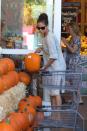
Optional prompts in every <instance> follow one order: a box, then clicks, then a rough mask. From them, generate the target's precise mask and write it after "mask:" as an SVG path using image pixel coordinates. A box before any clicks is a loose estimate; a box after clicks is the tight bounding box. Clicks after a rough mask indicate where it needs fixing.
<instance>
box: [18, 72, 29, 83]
mask: <svg viewBox="0 0 87 131" xmlns="http://www.w3.org/2000/svg"><path fill="white" fill-rule="evenodd" d="M18 75H19V80H20V81H21V82H23V83H25V84H26V85H29V84H30V82H31V77H30V76H29V75H28V74H27V73H26V72H19V73H18Z"/></svg>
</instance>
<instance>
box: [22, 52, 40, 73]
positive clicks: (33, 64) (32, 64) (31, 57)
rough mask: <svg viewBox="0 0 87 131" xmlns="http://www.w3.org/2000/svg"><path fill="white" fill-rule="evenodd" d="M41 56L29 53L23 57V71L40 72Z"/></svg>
mask: <svg viewBox="0 0 87 131" xmlns="http://www.w3.org/2000/svg"><path fill="white" fill-rule="evenodd" d="M40 63H41V56H40V55H38V54H36V53H29V54H28V55H26V56H25V59H24V65H25V69H26V70H27V71H29V72H31V73H32V72H38V71H39V70H40Z"/></svg>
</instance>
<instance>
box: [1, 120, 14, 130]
mask: <svg viewBox="0 0 87 131" xmlns="http://www.w3.org/2000/svg"><path fill="white" fill-rule="evenodd" d="M0 131H15V129H14V128H13V127H12V125H11V124H10V123H8V122H1V123H0Z"/></svg>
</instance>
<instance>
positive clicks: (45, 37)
mask: <svg viewBox="0 0 87 131" xmlns="http://www.w3.org/2000/svg"><path fill="white" fill-rule="evenodd" d="M48 25H49V22H48V16H47V14H46V13H42V14H40V16H39V17H38V19H37V26H36V28H37V30H38V31H39V33H41V35H42V47H40V48H37V49H36V51H35V52H36V53H40V52H41V51H42V53H43V67H42V68H41V70H42V71H65V70H66V63H65V60H64V57H63V54H62V50H61V46H60V43H59V42H58V40H57V38H56V37H55V35H54V34H53V33H52V32H50V30H49V27H48ZM49 77H51V76H49ZM48 79H49V78H48ZM63 79H64V76H62V75H61V76H57V81H55V80H54V79H53V78H52V81H53V83H55V82H57V83H56V84H58V85H60V82H61V80H62V81H63ZM43 97H44V101H46V102H47V101H48V102H51V104H52V105H57V106H59V105H61V103H62V101H61V96H60V91H59V89H47V88H43Z"/></svg>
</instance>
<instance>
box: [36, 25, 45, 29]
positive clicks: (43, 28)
mask: <svg viewBox="0 0 87 131" xmlns="http://www.w3.org/2000/svg"><path fill="white" fill-rule="evenodd" d="M37 29H38V30H45V26H43V27H38V26H37Z"/></svg>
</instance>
